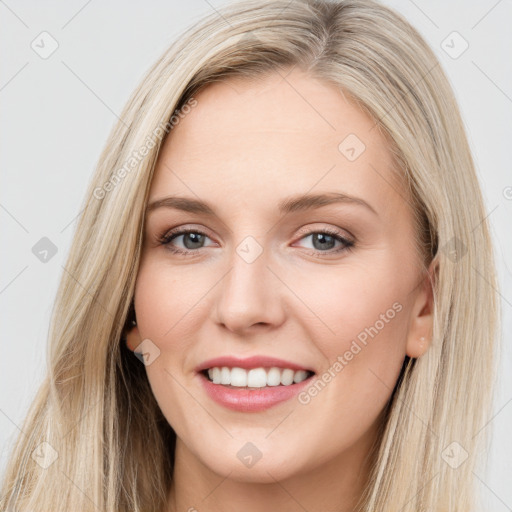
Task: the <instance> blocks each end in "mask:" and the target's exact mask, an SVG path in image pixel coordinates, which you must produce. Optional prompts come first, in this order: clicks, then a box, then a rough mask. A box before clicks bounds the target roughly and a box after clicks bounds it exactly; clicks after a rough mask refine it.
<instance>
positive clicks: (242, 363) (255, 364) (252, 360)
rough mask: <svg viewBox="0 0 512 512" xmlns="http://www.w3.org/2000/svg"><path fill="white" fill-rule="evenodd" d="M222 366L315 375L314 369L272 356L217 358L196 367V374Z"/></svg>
mask: <svg viewBox="0 0 512 512" xmlns="http://www.w3.org/2000/svg"><path fill="white" fill-rule="evenodd" d="M222 366H227V367H229V368H235V367H237V368H245V369H246V370H250V369H252V368H261V367H267V368H269V367H278V368H290V369H292V370H295V371H298V370H306V371H309V372H313V373H315V371H314V370H313V369H312V368H309V367H307V366H303V365H301V364H297V363H293V362H292V361H286V360H284V359H278V358H276V357H271V356H252V357H247V358H245V359H239V358H237V357H233V356H220V357H215V358H213V359H208V360H207V361H204V362H202V363H201V364H200V365H199V366H197V367H196V372H202V371H203V370H208V369H209V368H213V367H222Z"/></svg>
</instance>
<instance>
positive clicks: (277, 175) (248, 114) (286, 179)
mask: <svg viewBox="0 0 512 512" xmlns="http://www.w3.org/2000/svg"><path fill="white" fill-rule="evenodd" d="M195 98H196V100H197V105H196V106H195V107H194V108H193V109H191V110H190V112H189V113H188V114H186V116H185V117H184V118H183V119H182V120H181V121H180V123H179V124H177V125H176V126H175V127H174V128H173V129H172V131H171V132H170V134H169V136H168V137H167V139H166V140H165V142H164V144H163V147H162V149H161V152H160V155H159V159H158V162H157V167H156V169H155V175H154V178H153V183H152V187H151V192H150V199H157V198H161V197H164V196H165V195H166V194H173V195H180V194H181V195H187V196H189V197H190V196H195V197H199V198H201V199H206V200H208V201H209V202H212V203H214V204H216V205H219V208H220V209H222V207H223V206H224V207H225V208H226V212H227V211H228V209H232V208H237V207H242V206H244V207H249V206H254V207H260V206H264V205H272V204H277V203H278V202H279V200H280V199H281V198H282V197H287V196H291V195H294V194H298V193H306V192H310V193H316V192H326V191H334V192H337V191H339V192H343V193H347V194H350V195H355V196H360V197H363V198H364V199H365V200H367V201H368V202H371V203H373V204H374V205H375V208H376V209H380V212H381V213H382V214H383V215H386V214H390V213H392V211H396V208H397V207H399V205H398V204H397V203H404V197H405V196H404V194H403V192H402V191H401V190H398V189H397V185H396V184H394V182H393V173H392V165H393V162H392V156H391V152H390V148H389V144H388V141H387V140H386V139H385V138H384V137H383V136H382V135H381V134H380V133H379V131H378V129H376V127H375V123H374V121H373V120H372V119H371V118H370V117H369V116H368V115H367V114H365V113H364V112H363V111H362V110H360V109H359V108H358V107H356V106H355V104H354V103H353V102H351V101H349V100H348V98H347V97H346V96H345V95H344V94H343V92H342V91H341V90H340V89H339V88H337V87H336V86H335V85H333V84H329V83H325V82H322V81H319V80H318V79H315V78H312V77H310V76H308V75H306V74H305V73H303V72H302V71H300V70H297V69H295V70H292V71H291V72H290V73H288V74H287V75H285V74H284V73H281V74H279V73H278V72H274V73H271V74H269V75H267V76H265V77H259V78H258V79H256V80H250V81H249V80H246V79H242V80H240V79H236V80H233V79H230V80H227V81H225V82H218V83H214V84H212V85H209V86H207V87H206V88H205V89H203V90H202V91H201V92H200V93H199V94H197V95H196V96H195ZM249 199H250V202H251V204H248V203H247V202H248V200H249ZM401 206H403V205H401Z"/></svg>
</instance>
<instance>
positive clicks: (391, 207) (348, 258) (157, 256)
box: [128, 69, 432, 482]
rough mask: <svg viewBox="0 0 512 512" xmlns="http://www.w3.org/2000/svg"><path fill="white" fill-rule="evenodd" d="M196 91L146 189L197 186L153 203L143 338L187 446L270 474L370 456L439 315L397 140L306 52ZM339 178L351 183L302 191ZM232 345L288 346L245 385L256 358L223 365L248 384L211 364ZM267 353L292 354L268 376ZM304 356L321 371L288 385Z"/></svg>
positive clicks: (216, 461) (215, 461) (239, 469)
mask: <svg viewBox="0 0 512 512" xmlns="http://www.w3.org/2000/svg"><path fill="white" fill-rule="evenodd" d="M196 100H197V105H196V106H195V107H194V108H192V109H191V110H190V112H189V113H188V114H187V115H186V116H185V117H184V118H183V119H182V120H181V121H180V122H179V124H178V125H176V126H175V127H174V128H173V130H172V132H171V134H170V136H169V137H168V138H167V140H166V142H165V144H164V145H163V147H162V150H161V153H160V156H159V160H158V162H157V166H156V169H155V176H154V179H153V182H152V186H151V190H150V195H149V201H148V203H149V205H152V204H153V203H155V202H157V201H161V200H163V199H165V198H168V197H170V196H172V197H174V198H183V200H182V201H181V202H179V201H174V202H173V203H171V202H170V201H168V202H167V205H166V203H165V202H163V203H161V204H160V206H158V205H157V207H150V208H149V210H148V214H147V219H146V225H145V241H144V248H143V254H142V260H141V265H140V269H139V273H138V276H137V282H136V291H135V310H136V316H137V327H136V328H134V329H133V330H132V331H131V333H130V336H129V338H128V342H129V345H130V348H132V349H134V348H136V347H137V346H138V345H139V344H140V343H141V341H142V340H145V341H144V343H143V345H141V347H143V348H144V351H145V352H146V353H147V354H149V355H148V356H146V357H147V359H146V371H147V375H148V379H149V382H150V384H151V388H152V390H153V393H154V396H155V398H156V400H157V401H158V404H159V406H160V408H161V409H162V412H163V414H164V415H165V417H166V418H167V420H168V422H169V424H170V425H171V426H172V427H173V429H174V430H175V432H176V434H177V437H178V441H177V442H178V453H180V454H181V455H182V456H184V457H187V458H188V460H189V461H191V462H190V463H191V464H195V465H196V466H197V467H200V468H202V470H208V471H213V472H215V473H217V474H219V475H227V474H229V475H230V478H233V479H235V480H239V481H253V482H255V481H258V482H273V481H274V479H283V478H286V477H288V476H291V475H294V474H297V475H298V474H305V473H307V472H308V471H311V470H313V469H316V468H318V467H320V466H322V465H327V464H332V463H344V462H345V463H348V462H351V463H352V464H357V463H358V462H357V461H361V460H362V458H363V457H364V455H365V454H366V453H367V452H368V449H369V446H370V445H371V443H372V441H373V440H374V438H375V435H376V429H377V426H378V423H379V421H380V420H379V415H380V413H381V412H382V411H383V409H384V407H385V405H386V403H387V402H388V400H389V398H390V395H391V392H392V390H393V387H394V386H395V383H396V380H397V377H398V375H399V373H400V369H401V367H402V363H403V360H404V357H405V356H406V355H409V356H411V357H418V356H420V355H421V354H422V353H423V351H424V350H425V349H426V344H427V343H428V341H423V340H421V337H424V338H425V340H428V339H429V336H430V332H431V318H432V317H431V313H430V311H431V308H430V306H431V296H430V288H429V287H428V286H426V283H427V282H428V281H427V280H426V279H424V278H423V277H422V274H421V269H420V266H419V265H420V262H419V259H418V256H417V254H416V252H415V246H414V229H413V217H412V211H411V207H410V204H409V202H408V199H407V195H406V193H405V192H404V191H403V190H402V189H401V188H400V187H399V186H398V185H396V184H394V182H393V181H392V171H391V165H392V163H391V155H390V152H389V150H388V146H387V143H386V140H385V139H384V138H383V136H382V135H381V134H379V130H378V129H377V128H375V127H374V123H373V121H372V120H371V119H370V118H369V117H367V116H366V115H365V114H364V113H362V112H361V111H360V110H359V109H358V108H356V107H355V106H354V105H353V104H351V103H349V102H347V101H346V99H345V98H344V96H343V95H342V94H341V93H340V92H339V90H338V89H337V88H336V87H334V86H332V85H326V84H324V83H323V82H320V81H317V80H315V79H312V78H310V77H308V76H307V75H305V74H304V73H303V72H301V71H299V70H297V69H296V70H294V71H292V72H291V73H289V74H288V75H287V76H286V77H284V75H283V77H282V76H281V75H280V74H277V73H274V74H272V75H269V76H268V77H266V78H265V79H260V80H258V81H254V82H244V81H234V80H230V81H227V82H223V83H216V84H214V85H211V86H209V87H208V88H206V89H204V90H203V91H202V92H200V93H199V94H198V95H197V96H196ZM324 195H325V196H327V197H328V198H331V199H332V198H338V199H337V200H335V201H331V199H322V200H319V199H318V198H317V199H315V200H311V199H301V200H297V199H298V198H299V196H324ZM342 197H345V199H340V198H342ZM199 202H201V203H205V204H207V205H208V207H209V208H210V209H211V212H213V213H211V212H210V213H208V212H206V208H205V207H203V208H202V209H203V210H204V211H201V209H200V208H197V204H198V203H199ZM173 205H174V206H173ZM188 206H193V208H192V207H190V208H189V207H188ZM185 229H186V230H190V232H191V233H189V234H183V233H181V234H176V232H177V231H178V230H185ZM326 230H327V232H326ZM164 238H165V239H166V240H167V242H168V243H167V244H164V243H162V239H164ZM174 251H179V252H174ZM139 348H140V347H139ZM223 356H226V357H234V358H238V359H247V358H249V357H253V356H262V357H272V358H278V359H280V360H283V361H284V362H282V363H276V362H268V361H267V362H265V361H259V362H258V361H252V362H251V361H249V364H248V367H249V368H260V369H259V370H256V371H255V372H250V373H249V375H250V377H249V378H250V379H251V380H250V382H251V386H250V387H251V388H255V387H257V386H260V385H263V386H265V387H264V388H258V389H250V390H248V389H246V388H243V387H239V386H238V385H241V386H243V379H244V377H245V376H246V375H248V374H247V372H245V371H240V370H235V371H231V370H230V369H231V367H235V366H237V363H236V362H233V361H231V362H229V361H228V362H220V363H218V365H219V366H220V367H222V366H226V367H227V368H228V370H224V371H222V370H220V371H219V374H220V375H221V376H223V378H224V377H226V376H229V378H232V379H233V381H232V382H233V383H234V384H235V387H231V386H227V385H225V384H218V383H216V384H213V383H208V384H207V382H206V381H207V377H206V376H205V375H204V374H203V373H200V372H198V371H197V369H198V368H202V367H204V366H205V363H206V366H211V364H209V363H208V360H211V359H213V358H218V357H223ZM270 367H276V368H288V372H286V371H285V372H282V373H280V372H279V370H272V376H270V375H269V377H268V378H269V379H270V380H269V381H267V382H266V383H265V381H264V380H263V381H259V380H258V379H260V378H263V379H264V378H265V373H266V372H267V371H268V370H269V368H270ZM261 368H264V369H265V368H266V370H262V369H261ZM297 368H302V369H304V370H312V371H314V376H313V377H310V378H309V379H308V380H307V381H303V382H302V383H300V384H293V385H290V386H289V387H287V386H285V385H283V384H282V383H281V378H283V379H284V382H285V383H286V382H289V381H286V378H289V376H290V375H293V376H296V375H298V378H297V380H300V378H303V377H304V374H302V375H301V374H300V373H299V374H295V373H293V372H291V370H293V369H297ZM262 371H264V372H265V373H263V374H262ZM269 373H270V372H269ZM287 376H288V377H287ZM253 377H254V378H255V380H252V378H253ZM239 378H240V379H241V380H240V381H238V380H237V379H239ZM272 379H277V380H272ZM224 382H227V381H224ZM277 382H279V385H276V383H277ZM207 388H208V389H213V391H212V393H210V392H208V391H207ZM283 390H285V391H284V394H279V393H283ZM219 391H220V392H219ZM251 393H253V395H252V398H251ZM278 394H279V396H280V397H281V400H282V401H277V398H276V397H277V396H278ZM213 396H215V397H216V398H215V399H214V398H213ZM256 396H259V397H260V399H261V401H258V400H259V399H256V398H254V397H256ZM219 397H220V398H219ZM238 400H240V401H238ZM244 400H245V401H244ZM237 403H238V405H236V404H237ZM233 404H234V405H233Z"/></svg>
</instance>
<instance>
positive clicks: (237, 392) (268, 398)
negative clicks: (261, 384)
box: [198, 365, 311, 412]
mask: <svg viewBox="0 0 512 512" xmlns="http://www.w3.org/2000/svg"><path fill="white" fill-rule="evenodd" d="M273 366H275V365H273ZM198 375H199V378H200V380H201V383H202V385H203V387H204V389H205V391H206V392H207V393H208V395H209V396H210V398H212V400H214V401H215V402H217V403H218V404H220V405H223V406H224V407H227V408H228V409H232V410H234V411H241V412H257V411H263V410H265V409H268V408H270V407H273V406H274V405H277V404H279V403H281V402H284V401H286V400H289V399H290V398H293V397H294V396H295V395H297V394H298V393H300V391H301V390H302V389H304V388H305V387H306V386H309V385H310V384H311V377H309V378H307V379H306V380H303V381H302V382H299V383H298V384H291V385H289V386H281V385H279V386H271V387H270V386H269V387H265V388H260V389H247V388H239V389H237V388H231V387H227V386H223V385H222V384H214V383H213V382H211V381H210V380H209V379H208V378H207V377H206V376H205V375H204V374H202V373H199V374H198Z"/></svg>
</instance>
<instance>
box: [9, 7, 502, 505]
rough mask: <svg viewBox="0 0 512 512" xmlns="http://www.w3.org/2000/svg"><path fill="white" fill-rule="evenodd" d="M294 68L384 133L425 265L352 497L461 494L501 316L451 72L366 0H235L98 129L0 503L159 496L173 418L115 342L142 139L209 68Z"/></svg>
mask: <svg viewBox="0 0 512 512" xmlns="http://www.w3.org/2000/svg"><path fill="white" fill-rule="evenodd" d="M293 66H297V67H299V68H300V69H303V70H305V71H307V72H308V73H309V74H310V75H311V76H313V77H315V78H318V79H320V80H323V81H325V82H328V83H330V84H335V85H336V86H337V87H339V89H340V90H342V91H343V92H344V93H346V94H347V96H348V97H350V98H352V100H353V101H354V102H356V104H357V105H358V106H359V108H361V109H362V110H364V111H365V112H366V113H368V114H369V115H370V116H371V117H372V118H373V120H374V121H375V129H377V130H379V131H380V133H382V134H383V135H384V136H385V137H386V138H387V139H388V141H389V147H390V150H391V151H392V154H393V156H394V159H395V163H396V165H395V173H396V178H397V179H398V180H401V183H404V184H405V185H406V190H407V191H408V196H409V197H408V198H407V200H408V201H409V202H410V204H411V207H412V209H413V210H412V211H413V213H414V219H415V223H416V233H417V239H416V240H415V242H416V247H417V249H418V253H419V254H421V256H422V259H421V261H422V263H423V264H424V268H427V265H429V264H430V263H435V265H436V269H437V270H436V276H435V280H433V281H432V286H433V292H434V327H433V339H432V343H431V346H430V348H429V350H428V351H427V352H426V354H425V355H424V356H422V357H420V358H418V359H407V358H406V361H405V363H404V367H403V371H402V374H401V376H400V378H399V381H398V383H397V385H396V388H395V390H394V392H393V395H392V398H391V400H390V403H389V409H388V413H387V415H386V417H385V422H384V424H383V425H382V434H381V437H380V440H379V444H378V446H377V448H376V457H375V462H374V464H373V466H372V469H371V474H370V478H369V481H368V484H367V487H366V489H365V492H364V494H363V496H362V501H361V507H360V508H361V510H364V511H367V512H370V511H371V512H377V511H378V512H383V511H389V512H391V511H392V512H397V511H398V510H400V511H401V512H412V511H414V512H419V511H433V510H436V511H445V512H448V511H449V512H456V511H458V512H459V511H460V512H462V511H464V512H467V511H468V510H473V509H474V508H475V506H476V505H475V503H476V501H475V496H474V489H473V488H474V481H473V470H474V469H475V467H476V464H477V463H478V461H479V457H480V454H481V453H482V452H483V448H485V446H486V445H485V443H484V434H485V431H482V432H480V430H481V428H482V427H483V425H484V424H485V421H486V418H487V415H488V414H489V412H490V410H491V398H492V388H491V383H492V380H493V372H494V371H495V364H496V362H495V361H496V357H495V350H494V348H495V338H496V333H497V331H498V322H499V315H498V311H497V297H496V291H495V290H496V289H497V283H496V276H495V266H494V256H493V249H492V246H491V240H490V234H489V227H488V224H487V221H486V213H485V208H484V204H483V199H482V195H481V191H480V188H479V184H478V180H477V176H476V173H475V168H474V162H473V160H472V156H471V152H470V149H469V146H468V142H467V138H466V134H465V129H464V125H463V122H462V120H461V116H460V113H459V109H458V106H457V103H456V101H455V98H454V95H453V92H452V90H451V87H450V85H449V82H448V80H447V78H446V77H445V74H444V73H443V71H442V69H441V66H440V64H439V61H438V60H437V58H436V57H435V55H434V53H433V52H432V50H431V49H430V48H429V47H428V45H427V44H426V43H425V41H424V40H423V39H422V37H421V36H420V35H419V34H418V32H417V31H416V30H415V29H414V28H413V27H412V26H411V25H410V24H409V23H408V22H407V21H406V20H405V19H403V18H402V17H401V16H400V15H398V14H396V13H395V12H394V11H392V10H391V9H389V8H387V7H384V6H382V5H380V4H378V3H376V2H374V1H371V0H339V1H325V0H297V1H294V2H290V1H289V0H275V1H262V0H257V1H254V0H249V1H243V2H236V3H233V4H230V5H228V6H225V7H224V8H222V9H221V10H220V15H219V14H218V13H212V14H211V15H210V16H207V17H205V18H204V19H203V20H201V21H200V22H199V23H198V24H196V25H195V26H193V27H192V28H190V29H188V30H187V31H185V32H184V34H183V35H182V37H180V38H179V39H178V40H177V41H176V42H175V43H174V44H173V45H172V46H171V47H170V48H169V49H168V50H166V51H165V52H164V54H163V55H162V56H161V57H160V59H159V60H158V61H157V62H156V63H155V64H154V65H153V67H151V68H150V69H149V71H148V72H147V74H146V75H145V77H144V78H143V79H142V81H141V82H140V84H139V86H138V87H137V88H136V90H135V91H134V93H133V94H132V96H131V97H130V99H129V101H128V102H127V105H126V106H125V108H124V110H123V112H122V114H121V116H120V117H121V120H120V121H119V122H118V123H117V124H116V125H115V127H114V128H113V130H112V132H111V134H110V135H109V138H108V141H107V144H106V146H105V148H104V150H103V152H102V154H101V156H100V158H99V163H98V166H97V169H96V171H95V173H94V175H93V177H92V180H91V182H90V184H89V187H88V191H87V194H86V197H85V199H84V202H83V205H82V206H83V213H82V214H81V216H80V219H79V222H78V226H77V228H76V231H75V233H74V238H73V242H72V246H71V249H70V252H69V255H68V258H67V262H66V264H65V268H64V271H63V273H62V276H61V280H60V285H59V288H58V292H57V296H56V301H55V305H54V309H53V311H52V318H51V324H50V329H49V338H48V352H47V374H46V376H45V378H44V381H43V383H42V385H41V387H40V389H39V391H38V393H37V395H36V397H35V399H34V401H33V403H32V405H31V407H30V409H29V413H28V415H27V418H26V420H25V422H24V424H23V426H22V432H23V433H21V434H20V435H19V438H18V439H17V442H16V444H15V446H14V448H13V450H12V452H11V454H10V458H9V461H8V465H7V469H6V473H5V476H4V481H3V487H2V491H1V492H2V497H1V502H0V510H1V511H6V510H16V511H20V512H23V511H28V510H41V511H52V512H58V511H70V510H73V511H78V510H80V511H82V512H88V511H96V512H97V511H104V512H118V511H124V510H126V511H128V510H130V511H135V512H142V511H160V510H162V509H163V508H164V506H165V503H166V499H167V496H168V490H169V487H170V484H171V479H172V471H173V464H174V443H175V439H176V437H175V433H174V431H173V430H172V428H171V427H170V426H169V424H168V423H167V421H166V420H165V418H164V416H163V414H162V412H161V411H160V409H159V407H158V405H157V403H156V400H155V398H154V396H153V394H152V391H151V388H150V386H149V383H148V380H147V376H146V372H145V368H144V365H142V364H141V362H140V361H139V360H138V359H137V358H136V357H134V355H133V353H132V352H130V351H128V349H127V348H126V347H125V345H124V343H123V342H122V341H121V340H122V335H123V332H124V329H125V327H126V322H127V319H129V317H130V315H129V312H130V311H129V310H130V304H131V300H132V297H133V293H134V287H135V280H136V276H137V271H138V265H139V260H140V253H141V247H142V233H143V227H144V221H145V217H144V211H145V208H146V204H147V198H148V192H149V188H150V185H151V181H152V176H153V172H154V167H155V163H156V159H157V156H158V152H159V149H160V147H161V145H162V141H163V140H165V136H169V137H172V128H173V126H175V125H176V124H177V123H179V122H180V119H182V118H183V116H185V115H186V113H187V112H188V111H189V110H190V109H191V108H195V105H197V101H196V100H195V99H194V94H196V93H197V92H198V91H200V90H201V89H202V88H204V87H206V86H208V84H210V83H212V82H215V81H222V80H226V79H229V78H230V77H239V78H244V77H245V78H247V79H252V78H257V77H258V76H261V75H263V74H265V73H268V72H271V71H276V70H281V69H285V68H289V67H293ZM194 102H195V103H194ZM220 108H221V106H220V105H219V109H220ZM144 148H145V149H144Z"/></svg>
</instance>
